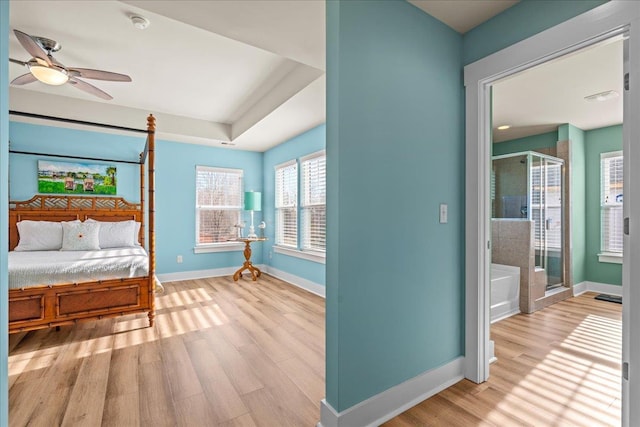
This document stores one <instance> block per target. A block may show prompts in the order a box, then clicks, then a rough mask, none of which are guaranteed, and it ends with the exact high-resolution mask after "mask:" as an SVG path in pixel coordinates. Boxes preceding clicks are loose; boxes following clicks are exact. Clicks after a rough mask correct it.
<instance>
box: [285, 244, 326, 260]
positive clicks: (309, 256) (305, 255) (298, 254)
mask: <svg viewBox="0 0 640 427" xmlns="http://www.w3.org/2000/svg"><path fill="white" fill-rule="evenodd" d="M273 251H274V252H275V253H278V254H282V255H288V256H292V257H295V258H301V259H306V260H307V261H313V262H317V263H320V264H324V263H325V260H326V254H325V253H324V252H314V251H301V250H299V249H294V248H287V247H285V246H274V247H273Z"/></svg>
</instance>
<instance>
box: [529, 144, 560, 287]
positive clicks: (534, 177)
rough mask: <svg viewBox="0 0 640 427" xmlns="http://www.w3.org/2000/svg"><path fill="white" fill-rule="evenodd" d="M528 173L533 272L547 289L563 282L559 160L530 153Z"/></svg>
mask: <svg viewBox="0 0 640 427" xmlns="http://www.w3.org/2000/svg"><path fill="white" fill-rule="evenodd" d="M530 173H531V175H530V179H531V181H530V182H531V219H532V220H533V223H534V230H535V262H536V274H542V275H544V276H546V283H547V289H551V288H554V287H556V286H559V285H561V284H562V282H563V270H564V267H563V218H562V195H563V191H562V188H563V182H562V181H563V180H562V163H561V162H558V161H555V160H552V159H548V158H546V157H542V156H536V155H533V154H532V155H531V169H530Z"/></svg>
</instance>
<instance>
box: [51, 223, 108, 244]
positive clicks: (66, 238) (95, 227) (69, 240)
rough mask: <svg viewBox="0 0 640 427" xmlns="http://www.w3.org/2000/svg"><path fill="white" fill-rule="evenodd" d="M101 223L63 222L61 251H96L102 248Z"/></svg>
mask: <svg viewBox="0 0 640 427" xmlns="http://www.w3.org/2000/svg"><path fill="white" fill-rule="evenodd" d="M99 234H100V223H98V222H79V221H78V222H62V248H61V249H60V250H61V251H95V250H98V249H100V244H99V242H100V241H99V238H98V236H99Z"/></svg>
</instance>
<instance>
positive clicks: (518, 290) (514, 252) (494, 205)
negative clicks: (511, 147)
mask: <svg viewBox="0 0 640 427" xmlns="http://www.w3.org/2000/svg"><path fill="white" fill-rule="evenodd" d="M559 145H560V146H561V145H563V143H562V142H561V143H560V144H559ZM544 151H546V152H547V153H549V152H553V154H556V153H557V149H555V150H551V149H546V150H544ZM564 171H565V161H564V160H563V159H562V158H559V157H555V156H552V155H549V154H544V153H541V152H537V151H524V152H516V153H510V154H505V155H497V156H494V157H493V161H492V173H491V214H492V220H491V241H492V252H491V255H492V266H491V267H492V268H491V321H492V322H495V321H498V320H500V319H502V318H505V317H508V316H510V315H513V314H516V313H519V312H523V313H532V312H534V311H536V310H539V309H541V308H543V307H546V306H548V305H550V304H553V303H555V302H558V301H560V300H563V299H565V298H568V297H570V296H571V295H572V292H571V289H570V286H569V285H568V282H567V281H566V280H565V277H566V276H565V274H566V270H567V268H568V265H567V264H568V262H567V261H566V260H565V256H564V254H565V250H564V246H565V245H564V242H565V238H566V236H565V229H566V228H567V227H566V225H567V224H565V221H566V219H567V218H565V215H564V203H563V201H564V200H565V197H566V196H567V195H566V194H565V185H564V182H565V173H564Z"/></svg>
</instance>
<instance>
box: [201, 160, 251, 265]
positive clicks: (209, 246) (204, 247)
mask: <svg viewBox="0 0 640 427" xmlns="http://www.w3.org/2000/svg"><path fill="white" fill-rule="evenodd" d="M199 170H204V171H207V172H229V173H238V171H240V176H241V178H242V187H243V188H244V169H237V168H219V167H215V166H203V165H196V176H197V175H198V171H199ZM196 191H197V190H196ZM241 192H242V193H241V200H242V198H243V196H244V189H241ZM197 197H198V196H197V194H196V203H195V205H194V210H195V221H196V227H195V236H194V237H195V239H196V244H195V247H194V248H193V253H195V254H201V253H209V252H232V251H241V250H243V248H244V245H243V244H242V243H237V242H218V243H198V230H199V229H200V225H199V222H200V216H199V215H198V213H199V211H200V210H201V209H202V210H207V209H220V210H223V209H228V210H236V208H225V207H220V208H218V207H215V206H207V207H204V208H203V207H201V206H198V199H197ZM240 209H241V211H242V209H243V206H241V207H240Z"/></svg>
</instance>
